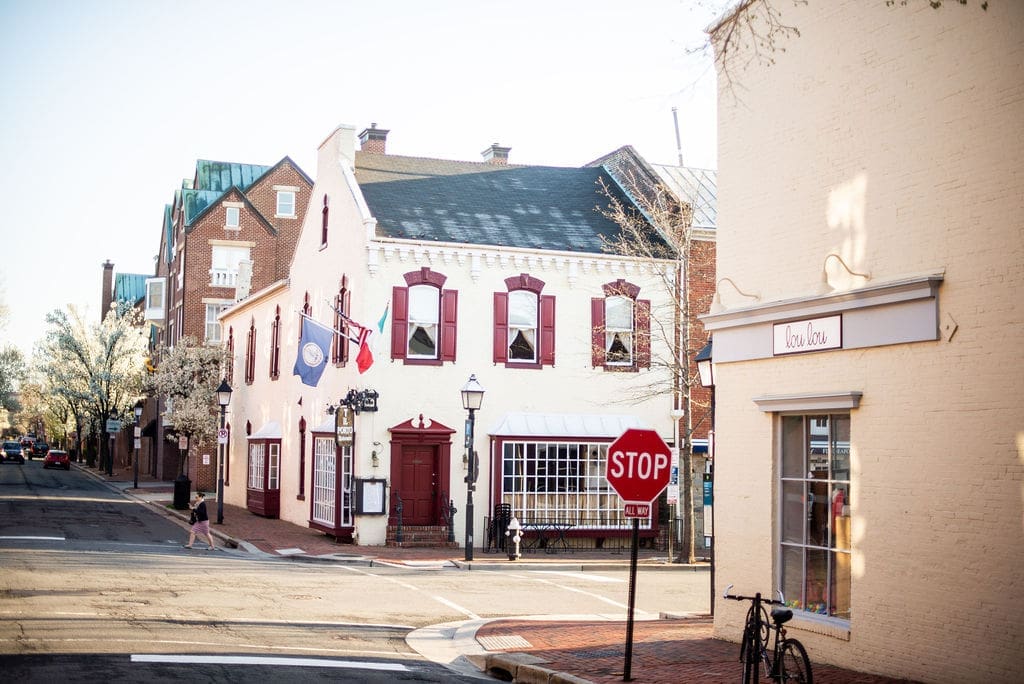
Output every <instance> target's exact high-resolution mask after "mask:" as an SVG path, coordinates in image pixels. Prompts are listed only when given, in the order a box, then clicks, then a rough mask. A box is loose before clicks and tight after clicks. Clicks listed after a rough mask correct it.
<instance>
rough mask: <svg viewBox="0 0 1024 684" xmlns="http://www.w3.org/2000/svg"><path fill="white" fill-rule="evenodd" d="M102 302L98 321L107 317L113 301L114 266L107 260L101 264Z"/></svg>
mask: <svg viewBox="0 0 1024 684" xmlns="http://www.w3.org/2000/svg"><path fill="white" fill-rule="evenodd" d="M102 296H103V301H101V302H100V321H102V320H103V319H104V318H106V317H107V311H109V310H110V303H111V302H113V301H114V264H113V262H111V261H110V259H107V260H106V261H104V262H103V295H102Z"/></svg>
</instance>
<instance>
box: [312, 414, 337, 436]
mask: <svg viewBox="0 0 1024 684" xmlns="http://www.w3.org/2000/svg"><path fill="white" fill-rule="evenodd" d="M312 432H326V433H327V434H329V435H333V434H334V416H327V417H326V418H324V422H322V423H320V424H319V425H317V426H316V427H315V428H313V430H312Z"/></svg>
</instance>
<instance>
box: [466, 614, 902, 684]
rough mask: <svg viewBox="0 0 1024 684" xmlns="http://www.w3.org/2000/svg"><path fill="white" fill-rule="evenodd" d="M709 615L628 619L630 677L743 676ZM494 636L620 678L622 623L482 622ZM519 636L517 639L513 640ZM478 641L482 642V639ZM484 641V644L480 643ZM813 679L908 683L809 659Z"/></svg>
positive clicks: (597, 677) (600, 678)
mask: <svg viewBox="0 0 1024 684" xmlns="http://www.w3.org/2000/svg"><path fill="white" fill-rule="evenodd" d="M711 634H712V622H711V618H691V619H685V620H644V621H638V622H635V623H634V624H633V657H632V663H631V667H630V674H631V676H632V681H637V682H645V683H651V684H661V683H664V684H669V683H671V684H678V683H679V682H700V683H701V684H719V683H722V684H725V683H728V684H734V683H735V682H737V681H739V680H740V679H742V676H743V667H742V665H741V664H740V662H739V645H738V644H734V643H731V642H728V641H723V640H721V639H714V638H712V636H711ZM497 637H504V638H506V639H507V638H514V637H519V638H520V639H522V640H524V641H525V642H527V643H529V647H526V646H523V645H522V642H520V644H519V645H518V646H516V647H515V648H509V649H494V650H502V651H504V652H507V653H529V654H530V655H533V656H536V657H538V658H540V659H542V660H543V661H545V662H543V663H539V665H540V666H542V667H544V668H548V669H551V670H554V671H556V672H564V673H568V674H572V675H575V676H577V677H581V678H583V679H587V680H589V681H592V682H595V683H600V684H605V683H609V684H610V683H611V682H621V681H623V679H622V677H623V669H624V667H625V662H626V661H625V644H626V623H625V622H624V621H623V622H615V621H600V622H566V621H558V622H554V621H552V622H541V621H532V620H496V621H494V622H489V623H487V624H486V625H484V626H482V627H481V628H480V629H479V630H478V631H477V633H476V638H477V641H478V642H479V641H481V640H482V641H483V644H491V645H492V644H493V643H494V642H493V641H492V640H493V639H495V638H497ZM517 641H518V640H517ZM483 644H482V645H483ZM485 647H486V646H485ZM810 655H811V664H812V667H811V669H812V672H813V674H814V680H815V681H816V682H821V683H828V684H832V683H834V684H907V680H902V679H889V678H886V677H879V676H876V675H870V674H864V673H860V672H853V671H851V670H844V669H841V668H838V667H832V666H830V665H822V664H819V663H815V662H814V654H810Z"/></svg>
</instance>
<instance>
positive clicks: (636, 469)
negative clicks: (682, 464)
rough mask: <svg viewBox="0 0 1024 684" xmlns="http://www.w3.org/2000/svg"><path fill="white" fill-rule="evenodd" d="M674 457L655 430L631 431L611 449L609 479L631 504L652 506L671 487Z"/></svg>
mask: <svg viewBox="0 0 1024 684" xmlns="http://www.w3.org/2000/svg"><path fill="white" fill-rule="evenodd" d="M671 474H672V455H671V452H670V451H669V448H668V445H667V444H665V440H663V439H662V438H661V436H660V435H659V434H658V433H657V432H655V431H654V430H641V429H639V428H630V429H628V430H626V431H625V432H623V433H622V434H621V435H619V438H618V439H616V440H615V441H614V442H612V443H611V444H610V445H608V464H607V467H606V469H605V474H604V476H605V479H606V480H608V484H609V485H611V487H612V489H614V490H615V491H616V493H618V495H619V496H620V497H622V499H623V501H626V502H628V503H651V502H652V501H654V500H655V499H657V498H658V495H659V494H661V492H662V490H664V489H665V487H666V486H668V481H669V478H670V476H671Z"/></svg>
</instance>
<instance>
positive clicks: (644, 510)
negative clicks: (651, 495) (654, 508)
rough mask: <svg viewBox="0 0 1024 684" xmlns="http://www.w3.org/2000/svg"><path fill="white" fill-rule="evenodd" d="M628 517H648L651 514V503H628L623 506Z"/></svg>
mask: <svg viewBox="0 0 1024 684" xmlns="http://www.w3.org/2000/svg"><path fill="white" fill-rule="evenodd" d="M623 515H625V516H626V517H627V518H647V517H650V515H651V504H639V503H628V504H626V505H625V506H624V507H623Z"/></svg>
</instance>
